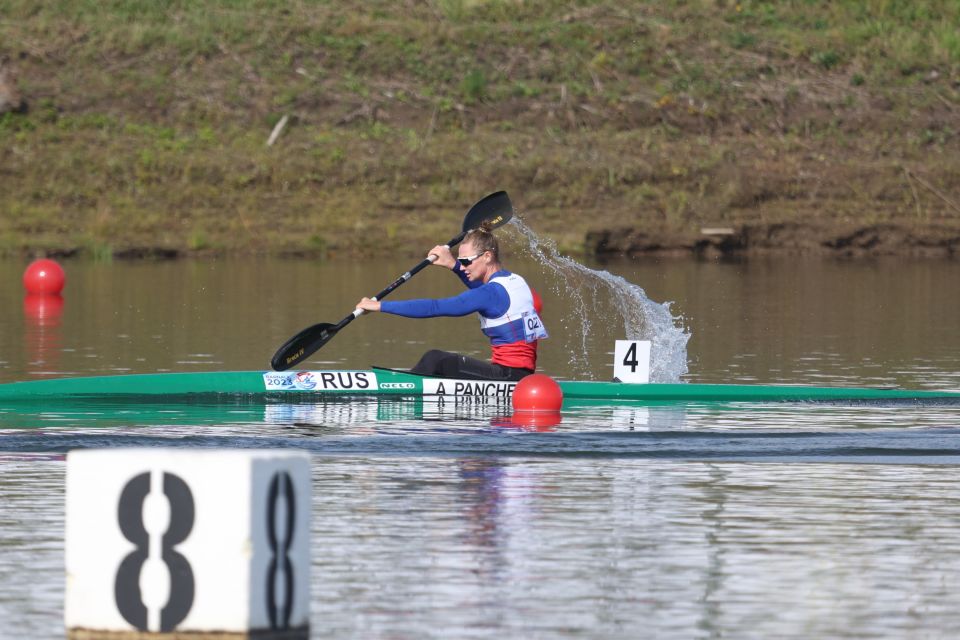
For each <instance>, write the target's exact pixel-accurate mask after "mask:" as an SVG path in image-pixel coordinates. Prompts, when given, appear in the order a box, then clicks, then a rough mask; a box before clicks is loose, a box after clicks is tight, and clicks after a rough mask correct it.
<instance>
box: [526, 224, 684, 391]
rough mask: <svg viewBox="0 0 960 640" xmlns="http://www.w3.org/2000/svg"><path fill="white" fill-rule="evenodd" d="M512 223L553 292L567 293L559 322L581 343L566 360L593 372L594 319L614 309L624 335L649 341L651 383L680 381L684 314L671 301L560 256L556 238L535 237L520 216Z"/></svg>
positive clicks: (581, 370) (584, 371)
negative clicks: (552, 280)
mask: <svg viewBox="0 0 960 640" xmlns="http://www.w3.org/2000/svg"><path fill="white" fill-rule="evenodd" d="M512 224H513V225H515V226H516V227H517V228H518V229H519V230H520V232H521V233H522V234H523V236H524V237H525V238H526V240H527V246H526V247H524V248H523V250H524V251H525V252H526V253H527V254H529V256H530V257H532V258H533V259H535V260H536V261H537V262H539V263H540V264H541V265H543V266H544V267H546V268H547V269H548V270H549V271H550V272H551V273H552V275H553V276H555V277H556V280H557V285H556V286H555V288H554V292H555V293H556V294H557V295H558V296H563V297H564V298H566V299H567V300H568V301H569V302H570V303H571V304H572V306H573V308H574V310H575V313H573V314H570V315H569V316H567V317H566V318H561V319H560V322H561V324H563V325H564V326H565V327H566V328H567V329H568V332H569V333H571V334H572V335H575V336H579V344H578V345H573V346H572V348H570V349H569V350H570V365H571V367H572V368H573V369H574V370H575V371H577V373H578V374H579V375H584V376H587V377H592V371H591V364H590V361H591V359H590V358H589V357H588V352H589V349H588V340H589V336H590V335H591V326H592V321H593V320H592V319H594V318H597V317H611V316H614V315H615V314H619V315H620V317H621V318H622V319H623V329H624V334H623V337H624V338H627V339H630V340H649V341H650V342H651V349H650V381H651V382H678V381H679V380H680V377H681V376H682V375H684V374H685V373H687V341H688V340H689V339H690V334H689V333H688V332H687V331H686V330H685V329H684V328H683V327H682V326H681V324H680V323H681V322H682V318H679V317H675V316H674V315H673V314H672V313H671V312H670V304H671V303H669V302H664V303H657V302H654V301H652V300H650V298H648V297H647V294H646V292H645V291H644V290H643V288H642V287H640V286H638V285H635V284H633V283H632V282H628V281H627V280H625V279H624V278H622V277H620V276H616V275H613V274H612V273H608V272H606V271H597V270H595V269H590V268H589V267H585V266H583V265H582V264H579V263H578V262H575V261H574V260H571V259H570V258H567V257H564V256H562V255H560V253H559V251H557V246H556V243H554V242H553V241H552V240H549V239H542V238H540V237H539V236H537V234H536V233H535V232H534V231H533V230H532V229H531V228H530V227H528V226H527V225H526V224H524V222H523V221H522V220H521V219H520V218H519V217H518V216H514V218H513V221H512ZM606 307H610V309H611V311H610V312H608V311H607V309H606ZM574 325H577V326H574ZM565 346H567V345H565Z"/></svg>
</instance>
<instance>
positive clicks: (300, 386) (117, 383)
mask: <svg viewBox="0 0 960 640" xmlns="http://www.w3.org/2000/svg"><path fill="white" fill-rule="evenodd" d="M558 382H559V384H560V388H561V389H562V390H563V395H564V402H565V403H567V402H570V403H576V404H585V403H586V404H619V403H630V402H657V403H660V402H680V403H682V402H860V401H866V402H883V401H946V402H951V403H952V402H960V392H957V391H918V390H908V389H899V388H864V387H816V386H790V385H757V384H695V383H640V384H633V383H623V382H597V381H575V380H559V381H558ZM516 384H517V383H515V382H501V381H491V380H456V379H449V378H436V377H429V376H420V375H416V374H412V373H409V372H406V371H397V370H394V369H379V368H373V369H369V370H326V371H222V372H209V373H206V372H204V373H153V374H132V375H112V376H91V377H79V378H57V379H48V380H34V381H26V382H10V383H5V384H0V403H2V402H13V401H54V400H58V399H65V400H70V399H80V398H103V399H111V400H120V399H123V398H127V399H135V398H147V399H151V400H157V399H159V398H163V397H164V396H166V397H167V399H169V400H170V401H176V400H177V399H182V398H183V397H184V396H187V397H191V396H204V397H205V398H207V399H209V397H211V396H231V397H237V396H243V397H249V398H256V397H263V398H264V399H268V398H276V397H280V398H283V397H284V396H287V394H299V397H303V399H307V398H309V397H310V396H317V397H329V396H341V397H350V396H386V397H415V398H423V399H437V400H441V401H442V400H444V399H445V398H450V399H452V400H454V399H456V400H457V401H463V400H468V401H469V400H476V401H480V400H484V401H491V402H497V401H504V402H508V401H509V399H510V398H511V396H512V394H513V389H514V387H515V386H516ZM287 397H288V398H289V396H287ZM290 399H292V398H290Z"/></svg>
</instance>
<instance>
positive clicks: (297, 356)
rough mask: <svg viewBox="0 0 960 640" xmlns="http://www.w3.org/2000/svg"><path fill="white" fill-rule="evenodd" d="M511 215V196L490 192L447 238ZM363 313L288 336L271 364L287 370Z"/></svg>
mask: <svg viewBox="0 0 960 640" xmlns="http://www.w3.org/2000/svg"><path fill="white" fill-rule="evenodd" d="M512 217H513V205H512V204H511V203H510V198H509V197H508V196H507V193H506V191H497V192H496V193H491V194H490V195H488V196H487V197H486V198H484V199H483V200H481V201H480V202H478V203H476V204H475V205H473V206H472V207H470V211H468V212H467V215H466V216H464V218H463V231H462V232H461V233H460V234H459V235H457V236H456V237H454V238H451V239H450V241H449V242H447V246H448V247H455V246H457V245H458V244H460V242H461V241H462V240H463V238H464V237H465V236H466V235H467V233H468V232H470V231H473V230H474V229H479V228H480V226H481V225H483V224H484V223H486V227H487V228H488V229H496V228H497V227H499V226H502V225H504V224H506V223H507V222H509V221H510V219H511V218H512ZM436 260H437V256H435V255H432V254H431V255H430V257H428V258H426V259H424V260H423V261H421V262H420V264H418V265H417V266H415V267H414V268H412V269H410V270H409V271H407V272H406V273H404V274H403V275H402V276H400V277H399V278H397V279H396V280H394V281H393V282H392V283H390V284H389V285H388V286H387V288H385V289H384V290H383V291H381V292H380V293H378V294H377V295H376V296H374V297H373V299H374V300H383V299H384V298H385V297H386V296H388V295H389V294H390V292H391V291H393V290H394V289H396V288H397V287H399V286H400V285H402V284H403V283H404V282H406V281H407V280H409V279H410V278H412V277H413V276H415V275H417V274H418V273H420V271H422V270H423V269H424V268H425V267H427V266H429V265H431V264H433V263H434V262H435V261H436ZM363 313H364V311H363V309H354V310H353V313H351V314H350V315H348V316H347V317H346V318H344V319H343V320H341V321H340V322H338V323H337V324H329V323H326V322H321V323H319V324H315V325H313V326H310V327H307V328H306V329H304V330H303V331H301V332H300V333H298V334H297V335H295V336H293V337H292V338H290V339H289V340H287V341H286V342H285V343H284V345H283V346H282V347H280V348H279V349H278V350H277V352H276V353H275V354H274V356H273V358H272V359H271V360H270V366H272V367H273V368H274V370H275V371H286V370H287V369H289V368H291V367H293V366H295V365H296V364H298V363H300V362H302V361H303V360H305V359H306V358H308V357H310V356H311V355H313V353H314V352H316V351H317V350H318V349H319V348H320V347H322V346H323V345H325V344H327V343H328V342H329V341H330V339H331V338H333V336H335V335H337V332H338V331H340V330H341V329H343V328H344V327H345V326H347V325H348V324H350V323H351V322H353V320H354V319H355V318H359V317H360V316H361V315H363Z"/></svg>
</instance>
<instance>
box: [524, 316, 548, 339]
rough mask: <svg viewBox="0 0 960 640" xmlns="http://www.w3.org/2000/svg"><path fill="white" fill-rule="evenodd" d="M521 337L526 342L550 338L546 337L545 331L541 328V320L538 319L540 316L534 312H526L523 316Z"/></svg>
mask: <svg viewBox="0 0 960 640" xmlns="http://www.w3.org/2000/svg"><path fill="white" fill-rule="evenodd" d="M522 317H523V336H524V338H525V339H526V341H527V342H533V341H534V340H543V339H544V338H548V337H550V336H548V335H547V330H546V328H545V327H544V326H543V320H541V319H540V316H538V315H537V312H536V311H527V312H524V314H523V316H522Z"/></svg>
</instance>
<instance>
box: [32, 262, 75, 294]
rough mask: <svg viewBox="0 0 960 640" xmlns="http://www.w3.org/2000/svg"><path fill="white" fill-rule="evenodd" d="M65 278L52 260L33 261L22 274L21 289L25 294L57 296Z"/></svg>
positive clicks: (61, 268)
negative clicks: (25, 291)
mask: <svg viewBox="0 0 960 640" xmlns="http://www.w3.org/2000/svg"><path fill="white" fill-rule="evenodd" d="M65 282H66V276H65V275H64V273H63V267H61V266H60V265H59V264H58V263H57V262H55V261H54V260H48V259H46V258H43V259H40V260H34V261H33V262H31V263H30V265H29V266H28V267H27V269H26V271H24V272H23V287H24V289H26V290H27V293H33V294H59V293H60V292H61V291H63V285H64V283H65Z"/></svg>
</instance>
